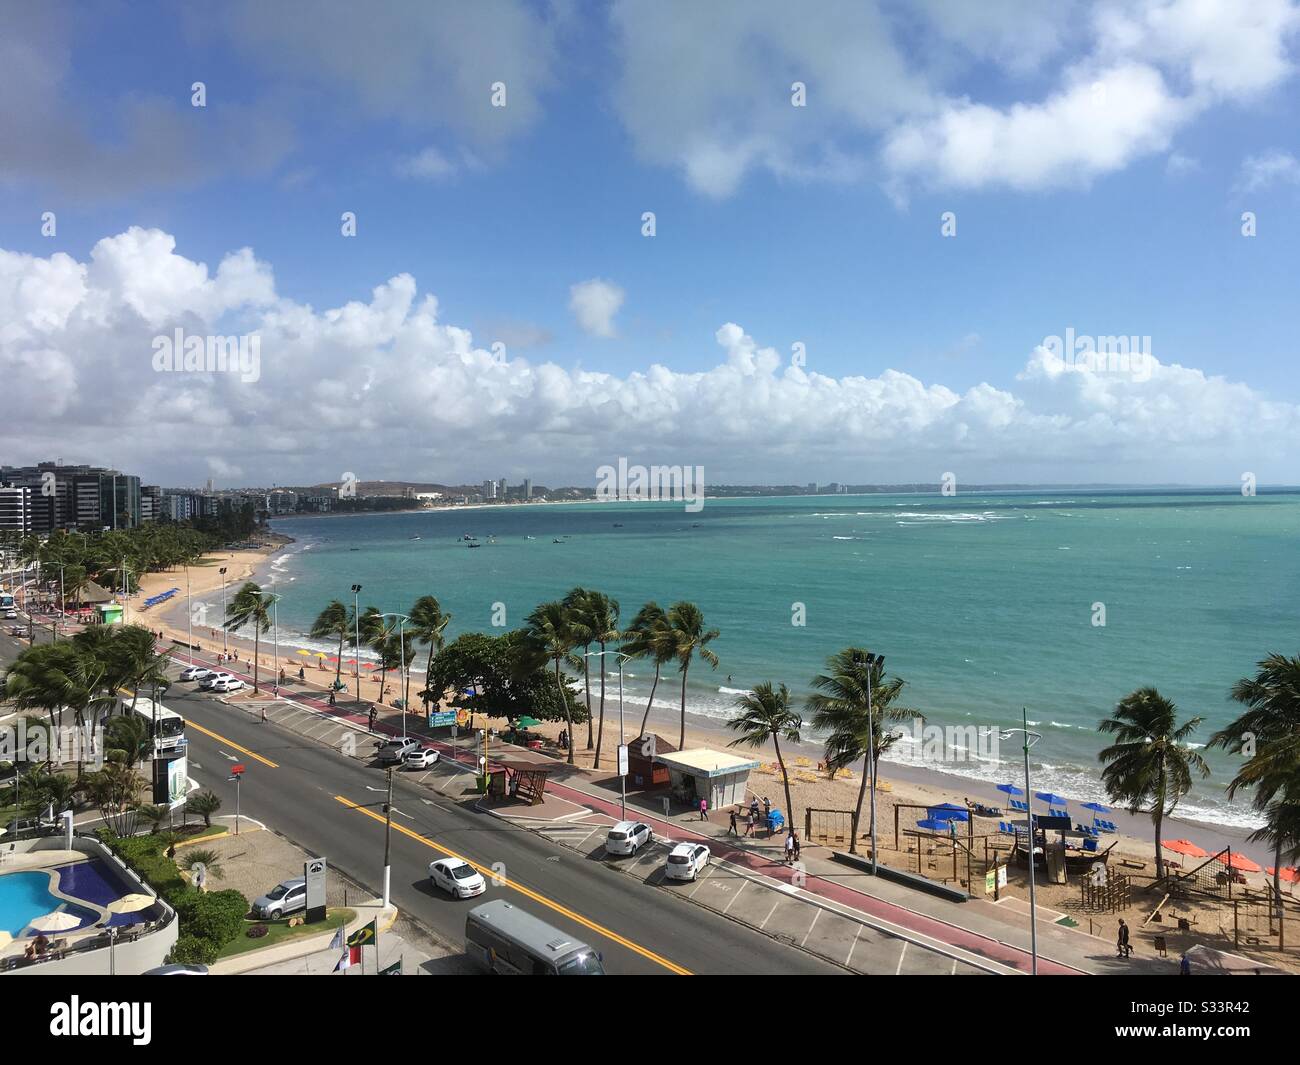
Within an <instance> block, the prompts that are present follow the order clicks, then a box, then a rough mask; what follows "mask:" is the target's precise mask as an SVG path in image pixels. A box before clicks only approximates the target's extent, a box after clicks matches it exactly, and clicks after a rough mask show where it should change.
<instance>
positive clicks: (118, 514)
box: [0, 462, 141, 533]
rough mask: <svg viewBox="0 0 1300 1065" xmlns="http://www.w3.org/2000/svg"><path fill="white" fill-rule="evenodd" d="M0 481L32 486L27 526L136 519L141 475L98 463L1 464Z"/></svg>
mask: <svg viewBox="0 0 1300 1065" xmlns="http://www.w3.org/2000/svg"><path fill="white" fill-rule="evenodd" d="M0 484H3V485H11V486H14V487H25V488H30V489H31V490H32V495H31V498H32V531H33V532H35V533H51V532H54V531H55V530H56V529H81V530H84V531H97V530H99V529H131V528H134V527H135V526H137V525H139V524H140V521H141V515H140V478H139V477H135V476H133V475H131V474H126V473H122V472H121V471H119V470H110V469H106V468H104V467H102V466H85V465H74V466H64V465H62V464H60V463H57V462H40V463H37V464H36V465H35V466H0Z"/></svg>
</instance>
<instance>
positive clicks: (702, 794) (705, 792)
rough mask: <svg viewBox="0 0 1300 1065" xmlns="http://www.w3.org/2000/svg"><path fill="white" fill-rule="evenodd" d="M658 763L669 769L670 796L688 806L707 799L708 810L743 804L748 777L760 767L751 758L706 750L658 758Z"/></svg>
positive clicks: (661, 755)
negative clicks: (671, 793)
mask: <svg viewBox="0 0 1300 1065" xmlns="http://www.w3.org/2000/svg"><path fill="white" fill-rule="evenodd" d="M657 761H658V762H659V764H660V765H662V766H665V767H666V768H667V769H668V776H669V780H670V783H671V785H672V789H673V793H674V794H675V795H676V796H677V797H678V798H679V799H681V800H682V801H683V802H685V803H688V804H692V803H697V802H699V801H700V799H708V800H709V809H710V810H719V809H721V808H722V807H724V806H732V805H734V804H736V803H741V802H744V801H745V789H746V787H747V786H748V784H749V774H750V772H751V770H754V769H757V768H758V766H759V763H758V762H757V761H755V760H754V759H753V758H746V757H745V756H744V755H739V754H733V753H732V752H731V751H715V750H713V749H711V748H709V747H691V748H689V749H687V750H685V751H675V752H674V753H672V754H660V755H658V756H657Z"/></svg>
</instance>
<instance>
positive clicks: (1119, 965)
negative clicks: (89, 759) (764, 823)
mask: <svg viewBox="0 0 1300 1065" xmlns="http://www.w3.org/2000/svg"><path fill="white" fill-rule="evenodd" d="M173 657H174V658H177V659H179V660H181V661H184V662H186V663H187V664H188V663H189V662H191V661H199V657H197V656H192V655H189V654H182V653H177V652H176V651H175V650H173ZM200 664H207V663H200ZM227 668H228V667H227ZM232 672H233V671H232ZM237 675H238V674H237ZM245 679H250V678H245ZM263 687H264V688H265V689H267V693H268V694H269V692H270V688H269V687H268V686H267V685H265V684H264V685H263ZM279 697H280V698H281V699H290V700H293V701H294V702H297V703H298V704H300V705H302V706H305V707H307V708H309V709H311V710H313V711H315V712H317V713H320V714H322V715H325V716H328V717H331V718H334V719H336V720H339V721H340V722H346V723H348V724H351V725H352V726H354V727H357V728H359V729H360V730H362V731H366V730H367V727H368V713H367V712H368V709H369V704H368V703H355V702H354V703H348V704H339V705H336V706H333V707H331V706H330V705H329V704H328V702H327V696H326V693H316V692H314V691H311V690H309V689H304V687H303V686H302V685H300V684H298V683H297V682H296V680H295V679H294V678H290V682H289V683H288V684H287V685H286V686H285V687H284V688H281V690H280V693H279ZM394 719H396V723H394ZM374 731H375V734H376V735H394V734H396V735H400V734H401V732H402V728H401V712H400V711H396V710H393V709H392V708H389V707H383V708H382V709H381V710H380V716H379V718H378V720H377V721H376V724H375V729H374ZM406 731H407V733H408V734H410V735H415V736H419V737H421V738H422V739H424V740H425V741H426V742H428V743H429V744H430V745H431V746H433V747H435V748H437V749H438V750H439V751H441V752H442V753H443V755H444V757H446V758H448V761H450V758H449V757H448V756H450V755H451V752H452V747H451V745H450V744H449V743H447V742H446V741H444V740H441V739H436V738H434V737H432V736H430V735H429V734H428V730H427V729H426V728H425V726H424V723H423V720H422V718H421V717H420V716H418V715H415V714H408V715H407V717H406ZM503 749H504V750H505V751H508V753H509V757H510V758H511V759H513V760H529V761H536V762H538V763H539V764H542V765H546V766H547V767H548V768H550V769H551V770H552V777H551V778H550V779H549V780H548V781H547V791H548V793H553V794H555V795H556V796H557V797H559V798H564V799H568V800H570V801H572V802H576V803H578V804H580V805H582V806H585V807H587V808H588V809H590V810H592V811H593V812H598V813H601V814H605V815H608V816H612V817H614V818H618V817H619V816H620V812H621V807H620V797H619V794H618V791H617V790H616V786H615V787H607V786H605V785H603V784H601V783H598V782H597V780H596V779H594V778H595V777H596V776H597V774H595V773H593V772H592V771H590V770H585V769H579V768H575V767H571V766H569V765H567V764H566V763H564V762H562V761H559V760H557V759H555V758H552V757H549V756H547V755H544V754H541V753H539V752H536V751H530V750H527V749H525V748H522V747H516V746H514V745H512V744H507V743H505V742H504V741H502V740H500V739H497V740H494V741H492V743H491V745H490V747H489V758H491V756H492V755H493V754H498V753H500V752H502V751H503ZM477 759H478V750H477V748H475V749H473V750H467V749H466V748H465V747H464V746H461V747H460V748H459V749H458V750H457V752H456V760H457V762H458V763H459V764H461V765H463V766H465V767H466V768H467V769H468V768H472V769H474V770H477ZM599 775H600V776H603V777H606V778H608V771H606V772H604V773H601V774H599ZM661 801H662V800H661V799H659V798H658V797H656V799H654V800H648V799H647V798H646V797H645V796H643V795H641V794H636V795H633V796H629V797H628V814H629V816H635V817H636V818H637V819H638V820H641V821H644V822H646V823H647V824H649V825H650V826H651V827H652V828H653V829H654V830H655V832H656V834H657V835H660V836H662V837H665V838H672V839H677V840H700V841H702V842H706V843H707V844H708V845H709V849H710V851H711V852H712V853H713V855H714V856H715V858H717V859H718V860H721V861H725V862H729V863H732V864H733V865H736V866H738V867H740V868H741V869H743V870H745V871H747V872H749V873H752V874H754V875H758V876H763V877H767V878H769V879H771V880H774V881H776V882H777V883H779V884H781V885H784V887H783V890H786V891H790V892H797V891H803V892H807V893H809V894H812V895H814V896H817V897H819V898H820V899H822V900H824V901H826V902H827V903H831V904H834V905H837V906H842V907H847V908H849V909H851V910H856V911H858V912H859V913H861V914H863V915H864V916H865V917H866V918H868V919H869V920H870V921H871V922H873V923H875V924H877V925H879V926H881V927H886V928H888V927H893V928H896V929H899V930H902V931H904V932H907V933H911V934H914V935H917V936H922V937H925V938H928V939H931V940H934V941H937V942H939V943H942V944H947V945H948V946H950V947H953V948H956V949H958V950H961V951H965V952H967V953H969V954H973V955H976V956H978V957H981V958H984V959H987V960H988V961H989V962H991V963H993V964H995V965H998V966H1001V967H1006V968H1009V969H1012V970H1015V971H1017V972H1021V973H1029V972H1030V971H1031V965H1032V962H1031V954H1030V931H1029V927H1028V918H1027V916H1026V914H1024V913H1022V912H1018V911H1017V910H1016V909H1015V908H1013V907H1010V906H999V905H995V904H994V903H992V902H990V901H987V900H984V899H979V898H972V899H970V900H968V901H967V902H964V903H954V902H948V901H947V900H944V899H940V898H936V897H934V896H931V895H927V894H925V893H924V892H921V891H915V890H912V889H910V888H907V887H904V886H902V885H900V884H895V883H893V882H891V881H887V880H881V879H877V878H873V877H871V876H870V875H869V874H867V873H863V872H859V871H857V870H855V869H851V868H850V867H848V866H846V865H842V864H840V863H838V862H835V861H833V860H832V858H831V852H830V851H829V850H828V849H827V848H823V847H804V848H803V851H802V855H801V858H802V861H801V865H802V866H803V869H802V870H796V869H792V868H791V867H790V866H788V865H786V864H784V862H783V861H782V849H781V844H782V841H783V837H781V836H777V837H774V838H773V839H771V840H768V839H765V838H758V839H745V838H737V837H734V836H729V834H728V828H727V825H728V822H727V819H726V812H727V811H725V810H720V811H717V812H716V813H715V817H716V818H717V820H714V821H700V820H699V817H698V814H697V813H695V812H693V811H689V810H684V811H682V812H681V813H680V814H675V813H670V814H669V815H668V816H667V817H665V816H664V815H663V813H662V808H661V807H658V810H659V812H656V807H652V806H651V805H650V802H661ZM800 873H802V879H803V883H802V885H798V884H795V883H794V881H795V880H796V878H797V877H798V876H799V874H800ZM1037 933H1038V972H1039V973H1040V974H1045V975H1084V974H1105V975H1117V974H1129V975H1132V974H1169V975H1176V974H1177V972H1178V961H1177V959H1176V958H1167V959H1160V958H1142V957H1133V958H1130V959H1128V960H1123V959H1119V958H1116V957H1115V956H1114V954H1115V951H1114V946H1113V944H1110V943H1108V942H1106V941H1103V940H1101V939H1098V938H1096V937H1094V936H1090V935H1088V934H1087V933H1086V932H1081V931H1079V930H1077V929H1072V928H1067V927H1063V926H1059V925H1055V924H1052V923H1051V920H1049V919H1045V915H1044V914H1043V913H1040V914H1039V919H1038V924H1037Z"/></svg>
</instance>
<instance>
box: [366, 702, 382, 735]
mask: <svg viewBox="0 0 1300 1065" xmlns="http://www.w3.org/2000/svg"><path fill="white" fill-rule="evenodd" d="M378 716H379V712H378V711H377V710H376V709H375V704H374V703H371V704H370V715H369V721H368V723H367V725H366V727H367V728H368V729H369V730H370V731H371V732H374V731H375V718H376V717H378Z"/></svg>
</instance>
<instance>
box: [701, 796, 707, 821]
mask: <svg viewBox="0 0 1300 1065" xmlns="http://www.w3.org/2000/svg"><path fill="white" fill-rule="evenodd" d="M708 819H709V800H708V799H701V800H700V820H701V821H707V820H708Z"/></svg>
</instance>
